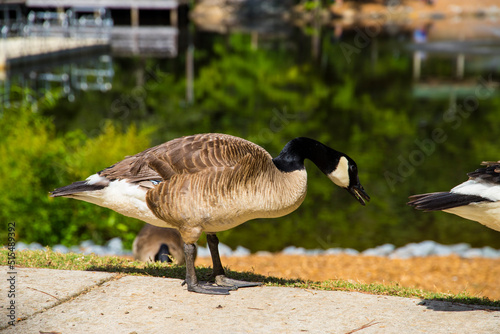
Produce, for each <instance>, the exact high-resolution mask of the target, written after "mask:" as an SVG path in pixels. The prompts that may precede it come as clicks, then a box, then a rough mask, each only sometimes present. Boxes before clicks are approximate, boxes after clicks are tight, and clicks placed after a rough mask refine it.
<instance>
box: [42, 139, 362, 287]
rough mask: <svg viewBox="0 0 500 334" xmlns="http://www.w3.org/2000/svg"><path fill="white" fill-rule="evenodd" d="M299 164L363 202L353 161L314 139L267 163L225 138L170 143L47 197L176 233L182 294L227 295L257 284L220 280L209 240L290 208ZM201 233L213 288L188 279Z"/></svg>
mask: <svg viewBox="0 0 500 334" xmlns="http://www.w3.org/2000/svg"><path fill="white" fill-rule="evenodd" d="M304 159H310V160H311V161H312V162H313V163H314V164H316V166H318V168H319V169H320V170H321V171H322V172H323V173H324V174H326V176H327V177H328V178H329V179H330V180H331V181H333V183H335V184H336V185H338V186H340V187H341V188H344V189H346V190H347V191H348V192H349V193H351V194H352V195H353V196H354V197H355V198H356V199H357V200H358V201H359V202H360V203H361V204H362V205H365V201H368V200H369V199H370V197H369V196H368V195H367V193H366V192H365V190H364V189H363V187H362V186H361V184H360V182H359V178H358V169H357V166H356V163H355V162H354V160H352V159H351V158H350V157H348V156H347V155H345V154H343V153H341V152H338V151H336V150H333V149H331V148H329V147H328V146H325V145H323V144H322V143H320V142H318V141H316V140H313V139H309V138H305V137H300V138H295V139H293V140H291V141H290V142H289V143H287V144H286V145H285V147H284V148H283V150H282V151H281V153H280V154H279V155H278V156H277V157H276V158H273V157H272V156H271V155H270V154H269V153H268V152H267V151H266V150H264V149H263V148H262V147H260V146H258V145H256V144H254V143H252V142H249V141H247V140H244V139H241V138H238V137H233V136H230V135H225V134H199V135H193V136H188V137H182V138H177V139H173V140H171V141H168V142H166V143H164V144H161V145H158V146H155V147H152V148H149V149H147V150H145V151H143V152H141V153H138V154H136V155H133V156H129V157H126V158H125V159H124V160H122V161H120V162H118V163H116V164H115V165H113V166H111V167H109V168H106V169H104V170H102V171H100V172H98V173H96V174H94V175H91V176H90V177H88V178H87V179H86V180H85V181H78V182H75V183H73V184H70V185H68V186H65V187H62V188H59V189H56V190H54V191H53V192H52V193H51V196H53V197H58V196H63V197H69V198H74V199H79V200H82V201H86V202H90V203H94V204H97V205H100V206H103V207H107V208H109V209H112V210H114V211H117V212H119V213H121V214H123V215H126V216H129V217H133V218H138V219H141V220H143V221H145V222H146V223H148V224H151V225H155V226H160V227H170V228H175V229H177V230H178V231H179V233H180V235H181V237H182V239H183V241H184V243H185V245H184V254H185V261H186V280H185V283H187V289H188V291H193V292H199V293H207V294H228V293H229V291H230V290H235V289H237V288H239V287H250V286H258V285H260V283H255V282H244V281H237V280H233V279H229V278H227V277H226V276H225V273H224V269H223V267H222V264H221V261H220V257H219V252H218V243H219V240H218V238H217V235H216V233H217V232H220V231H225V230H228V229H231V228H233V227H235V226H238V225H240V224H242V223H244V222H246V221H248V220H252V219H256V218H274V217H281V216H284V215H286V214H288V213H290V212H292V211H294V210H295V209H297V208H298V207H299V205H300V204H301V203H302V201H303V200H304V198H305V196H306V188H307V174H306V170H305V167H304ZM203 232H205V233H206V235H207V243H208V248H209V249H210V253H211V257H212V262H213V274H212V278H213V279H215V284H216V285H213V284H211V283H208V282H199V281H198V280H197V277H196V272H195V266H194V255H195V250H196V247H195V243H196V241H197V240H198V238H199V237H200V235H201V234H202V233H203Z"/></svg>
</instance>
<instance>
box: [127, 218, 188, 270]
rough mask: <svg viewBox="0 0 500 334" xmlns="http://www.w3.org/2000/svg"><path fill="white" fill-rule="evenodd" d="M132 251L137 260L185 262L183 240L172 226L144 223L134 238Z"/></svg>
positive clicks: (180, 263)
mask: <svg viewBox="0 0 500 334" xmlns="http://www.w3.org/2000/svg"><path fill="white" fill-rule="evenodd" d="M132 252H133V253H134V258H135V259H136V260H139V261H144V262H155V261H160V262H168V263H170V262H173V261H174V262H175V263H176V264H179V265H182V264H184V263H185V259H184V241H182V237H181V235H180V233H179V231H177V230H176V229H173V228H168V227H158V226H154V225H150V224H145V225H144V226H143V228H142V229H141V230H140V231H139V233H138V234H137V236H136V237H135V239H134V243H133V244H132ZM172 258H173V261H172Z"/></svg>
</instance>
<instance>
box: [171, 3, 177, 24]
mask: <svg viewBox="0 0 500 334" xmlns="http://www.w3.org/2000/svg"><path fill="white" fill-rule="evenodd" d="M178 9H179V7H175V8H172V9H170V25H171V26H172V27H177V16H178V15H177V10H178Z"/></svg>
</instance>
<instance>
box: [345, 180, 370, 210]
mask: <svg viewBox="0 0 500 334" xmlns="http://www.w3.org/2000/svg"><path fill="white" fill-rule="evenodd" d="M346 190H347V191H348V192H349V193H350V194H351V195H352V196H354V198H355V199H357V200H358V202H359V203H361V205H365V202H368V201H370V196H368V194H367V193H366V191H365V189H364V188H363V186H362V185H361V184H360V183H358V184H355V185H353V186H349V187H348V188H346Z"/></svg>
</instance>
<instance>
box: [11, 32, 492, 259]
mask: <svg viewBox="0 0 500 334" xmlns="http://www.w3.org/2000/svg"><path fill="white" fill-rule="evenodd" d="M263 26H265V27H269V26H270V25H267V24H266V25H263ZM396 28H397V29H396ZM238 29H239V30H238ZM363 29H364V27H358V26H345V25H341V24H337V25H334V26H331V27H330V26H323V27H321V26H317V27H309V28H307V29H298V28H297V27H293V26H288V27H287V28H286V29H283V28H280V29H279V33H273V31H272V29H270V30H271V31H267V30H266V29H264V30H262V29H261V30H259V29H252V27H251V26H249V27H248V26H245V27H242V28H233V29H232V30H231V29H228V30H229V31H231V32H227V31H228V30H225V31H226V32H227V33H225V34H218V33H214V32H204V31H200V30H197V31H191V35H189V34H188V33H187V32H184V31H182V29H181V30H179V33H178V35H175V34H172V36H176V37H175V38H172V39H168V38H167V37H164V36H163V35H161V36H160V38H155V36H154V34H153V32H151V30H144V31H149V33H147V34H148V35H149V37H151V39H148V40H149V42H148V43H150V44H157V45H158V46H159V47H160V49H161V48H163V47H167V46H168V45H175V46H176V50H175V52H169V51H167V50H165V49H162V50H163V51H161V52H159V53H156V52H151V49H148V48H142V47H141V46H140V45H139V44H133V43H132V44H130V45H132V46H131V47H130V48H129V50H132V51H128V52H127V51H123V52H121V51H118V50H117V49H112V52H113V53H112V56H111V57H113V58H111V57H110V56H105V57H104V59H108V60H109V61H110V62H109V63H108V64H109V66H111V67H112V68H113V71H112V72H105V71H104V72H102V73H107V74H110V76H108V77H106V76H104V75H103V76H102V79H100V81H101V82H100V83H101V84H103V85H104V86H99V85H96V86H92V87H96V90H95V91H91V90H90V87H91V85H90V84H88V83H87V85H86V87H87V91H85V92H84V93H82V94H78V95H77V94H75V95H74V96H75V98H74V99H70V100H71V101H73V100H74V102H73V103H70V102H68V100H64V101H59V103H58V104H57V105H56V106H55V107H54V108H53V109H52V110H48V111H46V113H47V115H49V116H55V119H56V120H55V123H56V126H57V127H58V130H60V131H62V132H66V131H69V130H71V129H82V130H83V131H84V132H86V133H93V132H96V133H98V132H99V131H100V129H101V128H100V126H101V125H102V122H103V120H104V119H111V120H114V121H115V122H117V123H119V124H123V125H125V126H126V125H129V124H138V125H139V126H142V127H148V126H154V129H155V131H154V132H152V135H151V137H152V140H153V143H154V144H156V143H159V142H162V141H166V140H168V139H171V138H173V137H177V136H181V135H187V134H192V133H197V132H226V133H231V134H234V135H239V136H242V137H245V138H248V139H250V140H252V141H255V142H256V143H257V144H261V145H264V146H265V147H266V149H268V150H269V151H270V152H271V153H273V154H277V153H278V151H279V149H281V148H282V146H283V143H285V142H287V141H288V140H289V139H290V138H291V137H294V136H299V135H300V136H310V137H315V138H317V139H319V140H321V141H324V142H328V143H331V145H332V146H334V147H336V148H338V149H340V150H342V151H345V152H349V154H352V155H353V158H355V160H356V161H357V162H358V165H359V168H360V173H361V176H360V177H361V179H362V180H363V183H366V184H367V185H366V189H367V191H369V192H370V193H373V194H374V195H373V201H372V202H371V203H370V205H368V206H367V207H366V208H363V210H359V208H357V207H353V206H351V205H352V203H351V200H352V199H351V198H347V197H343V196H342V195H341V194H338V193H337V192H335V190H332V188H331V186H330V185H329V184H326V183H325V182H324V179H323V178H321V177H320V176H318V175H317V174H318V173H317V171H316V170H314V169H313V168H310V175H311V177H310V190H309V194H308V197H307V198H306V201H305V202H304V205H303V207H301V209H300V210H299V211H298V212H297V213H296V214H294V215H293V216H289V217H285V218H282V219H279V220H276V222H275V223H273V224H271V225H272V226H270V227H262V225H261V224H259V223H258V222H256V223H250V224H246V225H244V226H241V227H239V228H238V229H234V230H232V231H229V232H227V234H225V235H223V236H222V237H221V239H223V240H224V242H225V243H227V244H231V241H230V240H238V243H239V244H241V245H244V246H245V247H247V248H250V249H252V250H257V249H268V250H276V249H281V248H283V247H282V245H283V243H284V244H294V245H296V246H304V247H307V248H315V247H318V246H320V247H324V248H329V247H335V246H341V247H353V248H357V249H364V248H368V247H373V246H376V245H380V244H383V243H386V242H390V243H393V244H396V245H402V244H406V243H408V242H411V241H421V240H425V239H433V240H435V241H438V242H441V243H455V242H460V241H464V240H463V239H462V237H463V236H464V234H466V235H467V238H468V239H467V240H466V241H467V242H470V243H472V244H474V245H476V246H482V245H485V244H488V245H490V246H493V247H497V248H498V247H500V244H499V241H498V236H497V235H496V234H494V233H496V232H491V231H488V230H486V229H485V228H483V227H482V226H480V225H479V224H477V223H472V222H467V221H464V220H460V219H459V218H456V217H450V216H447V215H446V214H439V213H438V214H422V213H415V212H413V211H412V209H411V208H408V207H406V206H405V202H406V199H407V196H408V195H411V194H415V193H423V192H430V191H439V190H445V189H449V188H450V187H451V186H453V185H454V184H458V183H460V182H462V181H463V180H464V178H466V175H465V173H466V172H468V171H471V170H474V169H475V168H476V167H477V165H478V164H479V163H480V162H481V161H482V160H498V159H499V157H498V156H499V153H498V149H497V144H496V137H497V135H496V134H497V133H498V129H499V127H500V121H498V120H497V117H496V113H497V109H498V108H499V107H500V100H499V99H498V91H499V89H498V82H499V78H500V66H499V61H500V58H499V52H498V51H499V49H498V41H497V40H493V41H488V42H483V41H482V42H481V43H480V44H479V43H478V42H477V41H469V40H467V41H461V42H455V41H451V42H450V41H449V40H439V39H436V38H434V37H432V36H433V35H432V34H431V32H429V31H419V32H418V34H417V37H418V43H416V42H417V41H414V40H413V29H414V27H410V28H408V27H394V26H390V27H387V28H385V27H384V28H383V29H382V28H381V29H380V31H379V33H378V34H377V36H372V37H369V38H368V39H367V40H366V41H364V42H363V44H362V45H361V44H359V45H357V44H356V41H361V39H360V37H359V32H360V31H363ZM435 29H436V26H433V27H432V31H433V33H436V30H435ZM422 33H423V34H424V35H425V38H424V39H422ZM127 34H128V33H124V35H127ZM135 36H136V37H134V40H135V41H136V42H138V43H140V41H141V40H142V39H143V37H139V36H142V35H141V34H138V35H135ZM191 41H192V43H191ZM117 43H118V42H117ZM345 50H348V51H350V53H347V55H349V57H347V56H346V52H345ZM131 55H133V57H131ZM106 57H107V58H106ZM101 58H102V57H98V59H101ZM111 59H113V60H112V62H111ZM111 64H112V65H111ZM72 65H73V63H71V64H70V65H64V66H62V67H59V68H58V69H57V70H54V71H52V72H43V73H53V74H54V75H53V76H50V75H49V76H44V78H46V79H47V80H46V82H47V85H48V86H50V85H52V84H55V83H53V81H50V80H48V79H53V80H55V79H57V80H60V81H61V83H57V85H61V87H63V89H66V88H65V87H66V86H64V85H66V84H67V83H69V84H70V85H71V83H72V80H71V79H70V75H71V73H72V72H71V66H72ZM92 66H93V67H90V66H87V65H86V66H83V67H84V68H87V69H90V68H94V70H96V69H97V68H99V66H101V65H98V64H97V63H96V64H94V65H92ZM78 69H79V70H77V71H73V73H82V72H81V68H78ZM103 70H104V69H103ZM31 72H33V70H31V71H29V72H23V74H22V75H21V74H18V76H17V78H18V79H14V78H15V77H16V76H15V75H13V74H9V76H8V78H9V79H8V80H10V81H9V82H10V85H11V86H22V85H23V84H24V82H25V81H28V80H29V78H30V76H29V73H31ZM37 73H38V72H37ZM40 73H42V72H40ZM97 73H98V72H92V74H91V75H90V76H88V77H87V78H97V76H98V74H97ZM64 74H67V76H64ZM35 77H39V75H38V74H37V75H36V76H35ZM76 77H77V76H76ZM83 77H84V75H83V74H82V75H81V76H80V78H81V80H83ZM63 79H64V80H63ZM88 80H90V79H88ZM106 80H107V81H106ZM63 82H64V83H63ZM94 83H98V80H95V81H94ZM106 84H108V85H106ZM35 86H40V84H36V85H31V86H29V87H34V88H35V89H36V87H35ZM73 86H75V87H77V85H73ZM79 87H80V89H81V88H82V86H81V85H80V86H79ZM99 87H109V88H111V89H109V90H107V89H104V90H103V89H101V88H99ZM75 89H76V88H75ZM478 92H479V93H481V94H482V93H484V92H487V93H488V94H487V95H484V94H482V95H475V94H477V93H478ZM470 96H472V97H476V100H475V101H476V102H477V103H476V104H475V105H469V106H467V105H466V103H467V102H468V101H472V100H467V99H468V98H469V97H470ZM89 106H92V108H90V109H89ZM460 106H463V107H464V108H462V109H460V108H459V107H460ZM465 107H467V108H469V109H466V108H465ZM464 110H465V111H466V113H464ZM436 129H440V131H439V138H438V139H439V140H434V139H436V138H437V137H436V136H435V134H436ZM433 134H434V137H433ZM130 153H133V152H130ZM113 162H114V161H109V162H107V163H109V164H111V163H113ZM102 167H103V168H104V167H106V165H103V166H102ZM332 203H334V204H332ZM340 209H342V210H340ZM117 219H122V218H117ZM130 225H132V224H130ZM273 231H274V232H273ZM276 231H278V232H276ZM278 234H279V235H278ZM256 235H257V236H261V238H260V240H259V241H258V242H256V241H255V236H256ZM229 236H231V238H232V239H231V238H229ZM226 238H227V239H226ZM276 239H280V242H281V244H280V245H278V244H277V243H276V242H275V241H276Z"/></svg>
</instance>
